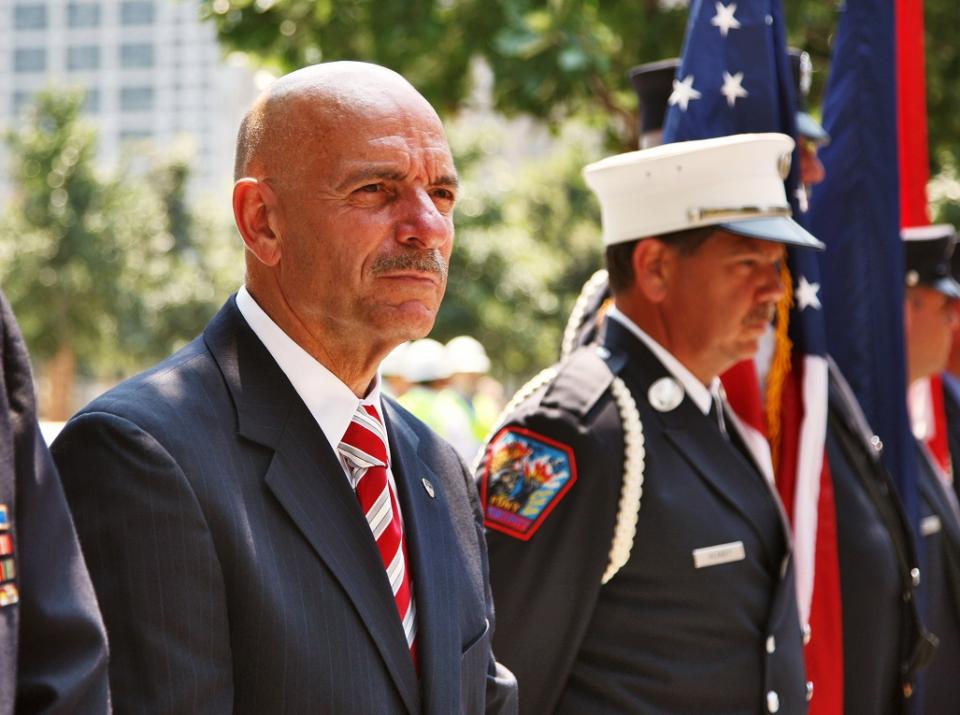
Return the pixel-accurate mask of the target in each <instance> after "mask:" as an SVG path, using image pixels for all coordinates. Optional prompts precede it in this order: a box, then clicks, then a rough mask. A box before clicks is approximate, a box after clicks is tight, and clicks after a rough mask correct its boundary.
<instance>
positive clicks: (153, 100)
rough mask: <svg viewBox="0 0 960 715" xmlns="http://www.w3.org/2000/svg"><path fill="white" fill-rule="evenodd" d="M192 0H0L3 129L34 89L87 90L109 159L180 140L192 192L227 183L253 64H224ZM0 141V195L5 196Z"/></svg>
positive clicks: (89, 110) (250, 93) (89, 111)
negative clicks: (187, 161) (189, 164)
mask: <svg viewBox="0 0 960 715" xmlns="http://www.w3.org/2000/svg"><path fill="white" fill-rule="evenodd" d="M198 8H199V3H198V2H197V0H0V132H2V131H3V130H5V129H8V128H10V127H11V126H12V125H14V124H15V123H16V122H17V121H22V114H21V109H22V108H23V107H24V105H25V104H27V103H28V102H29V101H30V99H31V97H32V96H33V95H34V94H35V93H36V92H37V91H39V90H41V89H44V88H49V87H72V88H79V89H82V90H85V91H86V105H85V114H86V115H87V116H88V117H89V118H90V119H91V120H93V122H94V123H95V126H96V127H97V128H98V130H99V156H100V159H101V161H102V164H103V165H104V166H106V167H110V166H113V165H115V164H116V162H117V161H119V160H120V159H121V157H123V156H124V153H125V152H126V153H127V154H128V155H132V157H131V159H132V160H133V161H136V160H137V155H142V154H143V153H145V152H147V151H148V149H149V147H150V146H152V147H153V148H154V149H155V150H159V151H160V152H169V151H170V149H171V148H172V147H174V146H178V147H180V146H185V147H186V151H188V152H189V154H190V155H192V157H193V161H192V165H193V173H192V177H193V178H192V181H193V184H192V187H191V188H192V189H194V193H195V194H196V193H200V194H217V193H220V192H225V191H227V189H228V187H229V185H230V179H231V178H232V173H233V151H234V139H235V137H236V130H237V127H238V126H239V123H240V120H241V118H242V116H243V112H244V110H245V108H246V107H247V106H249V104H250V102H251V101H252V99H253V97H254V96H255V95H256V93H257V88H256V82H255V75H254V72H253V71H252V70H251V69H249V68H248V67H247V66H246V65H245V64H244V63H242V62H228V61H226V60H225V59H224V57H223V53H222V51H221V49H220V47H219V46H218V44H217V40H216V33H215V28H214V25H213V24H212V23H209V22H201V21H200V19H199V9H198ZM10 188H11V187H10V183H9V178H8V172H7V171H6V151H5V149H4V148H0V199H3V198H5V197H6V196H8V195H9V191H10Z"/></svg>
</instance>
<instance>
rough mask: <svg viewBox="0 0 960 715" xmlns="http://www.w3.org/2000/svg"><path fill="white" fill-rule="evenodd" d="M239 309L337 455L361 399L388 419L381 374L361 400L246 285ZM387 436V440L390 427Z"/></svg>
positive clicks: (389, 473) (240, 292) (390, 475)
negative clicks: (264, 306)
mask: <svg viewBox="0 0 960 715" xmlns="http://www.w3.org/2000/svg"><path fill="white" fill-rule="evenodd" d="M237 308H238V309H239V310H240V314H241V315H242V316H243V318H244V320H246V321H247V324H248V325H249V326H250V329H251V330H253V332H254V333H255V334H256V336H257V337H258V338H259V339H260V342H262V343H263V346H264V347H265V348H266V349H267V352H269V353H270V355H271V357H273V359H274V360H275V361H276V363H277V365H278V366H279V367H280V370H282V371H283V374H284V375H286V376H287V379H288V380H289V381H290V384H291V385H293V389H294V390H295V391H296V393H297V395H299V396H300V399H301V400H303V404H305V405H306V406H307V409H308V410H309V411H310V414H311V415H313V419H314V420H316V422H317V425H318V426H319V427H320V430H321V431H322V432H323V436H324V437H326V438H327V442H329V443H330V448H331V449H332V450H333V453H334V454H336V455H337V456H338V457H340V453H339V451H337V447H339V445H340V442H341V441H343V436H344V435H345V434H346V433H347V428H348V427H349V426H350V421H351V420H352V419H353V415H354V413H355V412H356V411H357V407H358V406H359V405H360V403H361V402H362V403H363V404H369V405H373V406H374V407H376V408H377V412H379V413H380V417H381V419H385V418H384V417H383V405H382V403H381V401H380V375H379V374H378V375H377V376H376V378H375V379H374V381H373V386H372V387H371V388H370V391H369V392H368V393H367V395H366V396H365V397H364V398H363V400H361V399H360V398H358V397H357V396H356V395H354V394H353V391H352V390H351V389H350V388H349V387H347V386H346V384H344V383H343V381H342V380H340V378H338V377H337V376H336V375H334V374H333V373H332V372H330V371H329V370H328V369H327V368H326V367H324V366H323V365H322V364H320V363H319V362H317V360H315V359H314V358H313V356H312V355H310V353H308V352H307V351H306V350H304V349H303V348H302V347H300V346H299V345H298V344H297V343H296V342H294V340H293V338H291V337H290V336H289V335H287V334H286V333H285V332H283V330H282V329H281V328H280V326H279V325H277V324H276V323H275V322H273V319H272V318H271V317H270V316H269V315H267V314H266V313H265V312H264V311H263V308H261V307H260V306H259V305H257V301H255V300H254V299H253V296H251V295H250V293H249V292H248V291H247V289H246V287H241V288H240V290H238V291H237ZM384 435H385V439H386V430H384ZM385 446H386V448H387V477H388V478H389V480H390V483H391V485H392V486H393V490H394V493H396V489H397V485H396V482H395V481H394V478H393V471H392V470H391V468H390V444H389V443H387V444H385ZM340 465H341V466H342V467H343V473H344V474H345V475H346V476H347V479H349V480H350V481H351V486H354V485H353V480H352V475H351V470H350V469H349V467H348V466H347V464H346V463H345V462H344V460H343V458H342V457H340ZM398 507H399V504H398ZM401 518H402V516H401Z"/></svg>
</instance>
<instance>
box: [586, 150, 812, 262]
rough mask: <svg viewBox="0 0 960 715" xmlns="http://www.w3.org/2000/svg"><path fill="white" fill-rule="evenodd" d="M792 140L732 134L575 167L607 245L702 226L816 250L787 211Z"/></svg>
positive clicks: (630, 153) (612, 157)
mask: <svg viewBox="0 0 960 715" xmlns="http://www.w3.org/2000/svg"><path fill="white" fill-rule="evenodd" d="M793 146H794V142H793V139H791V138H790V137H788V136H787V135H785V134H773V133H771V134H737V135H733V136H726V137H717V138H714V139H701V140H698V141H688V142H676V143H674V144H664V145H663V146H658V147H654V148H652V149H643V150H641V151H632V152H628V153H626V154H617V155H616V156H611V157H607V158H606V159H603V160H601V161H598V162H595V163H593V164H590V165H589V166H587V167H586V168H584V170H583V175H584V178H585V179H586V181H587V184H588V185H589V186H590V188H591V189H593V191H594V193H596V195H597V198H598V199H599V200H600V209H601V212H602V216H603V243H604V245H607V246H611V245H613V244H617V243H625V242H627V241H633V240H635V239H640V238H648V237H650V236H660V235H662V234H666V233H673V232H675V231H684V230H687V229H691V228H700V227H703V226H717V227H718V228H722V229H724V230H726V231H730V232H731V233H736V234H739V235H743V236H748V237H750V238H760V239H763V240H767V241H776V242H778V243H788V244H792V245H796V246H806V247H809V248H819V249H823V247H824V246H823V244H822V243H820V241H818V240H817V239H816V238H814V237H813V236H812V235H811V234H810V233H808V232H807V231H806V230H805V229H804V228H803V227H802V226H800V224H798V223H796V222H795V221H794V220H793V219H792V218H790V205H789V204H788V203H787V193H786V189H785V188H784V185H783V180H784V178H785V177H786V175H787V172H788V170H789V168H790V156H791V152H792V151H793Z"/></svg>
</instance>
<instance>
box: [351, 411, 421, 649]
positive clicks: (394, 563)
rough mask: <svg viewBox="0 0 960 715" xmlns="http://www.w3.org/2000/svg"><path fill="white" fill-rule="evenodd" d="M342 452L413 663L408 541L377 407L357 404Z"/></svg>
mask: <svg viewBox="0 0 960 715" xmlns="http://www.w3.org/2000/svg"><path fill="white" fill-rule="evenodd" d="M338 449H339V452H340V454H341V456H342V457H343V458H344V460H345V462H346V464H347V467H348V468H349V469H350V473H351V475H352V477H353V485H354V486H353V488H354V491H355V492H356V494H357V499H358V500H359V501H360V508H361V509H363V513H364V514H365V515H366V517H367V524H369V526H370V531H372V532H373V538H374V540H375V541H376V542H377V548H378V549H380V557H381V558H382V559H383V565H384V567H385V568H386V570H387V577H388V578H389V579H390V587H391V588H392V589H393V598H394V600H395V601H396V603H397V611H398V612H399V613H400V621H401V622H402V624H403V632H404V634H405V635H406V637H407V645H408V646H409V647H410V655H411V657H412V658H413V662H414V665H415V666H417V667H419V661H418V658H417V608H416V604H415V603H414V600H413V588H412V586H411V580H410V570H409V569H408V568H407V564H408V563H409V559H408V557H407V543H406V539H405V538H404V535H403V524H402V523H401V521H400V510H399V508H398V507H397V495H396V494H395V493H394V489H393V487H392V486H391V484H390V480H389V479H387V448H386V434H385V432H384V428H383V422H382V420H381V419H380V414H379V413H378V412H377V408H376V407H374V406H373V405H364V404H361V405H358V406H357V411H356V412H355V413H354V415H353V419H352V420H351V421H350V426H349V427H348V428H347V432H346V434H344V435H343V441H342V442H340V446H339V448H338Z"/></svg>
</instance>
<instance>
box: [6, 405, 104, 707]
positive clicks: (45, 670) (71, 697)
mask: <svg viewBox="0 0 960 715" xmlns="http://www.w3.org/2000/svg"><path fill="white" fill-rule="evenodd" d="M28 435H30V436H29V437H28V436H25V438H24V439H23V440H22V442H23V443H24V446H25V447H26V446H27V445H26V443H28V442H31V441H32V442H33V447H34V449H33V455H32V458H33V460H34V464H35V465H36V469H35V470H31V469H30V468H29V466H28V465H24V466H25V467H26V468H25V469H22V470H21V469H19V468H18V470H17V471H18V478H17V518H16V525H17V533H16V539H17V542H18V546H19V548H18V551H17V555H18V559H17V566H18V573H19V583H20V591H21V601H20V634H19V642H20V653H19V657H18V677H17V708H16V712H18V713H61V712H62V713H74V712H76V713H106V712H109V711H110V705H109V689H108V686H107V641H106V633H105V631H104V628H103V623H102V621H101V620H100V612H99V610H98V608H97V601H96V598H95V596H94V593H93V587H92V585H91V584H90V577H89V575H88V574H87V569H86V566H85V565H84V562H83V557H82V556H81V553H80V548H79V545H78V543H77V535H76V533H75V532H74V529H73V522H72V521H71V519H70V513H69V511H68V510H67V503H66V499H64V496H63V490H62V489H61V487H60V482H59V479H58V477H57V472H56V470H55V468H54V466H53V463H52V461H51V459H50V453H49V452H48V451H47V448H46V445H45V444H44V443H43V438H42V436H41V435H40V431H39V428H38V427H37V425H36V423H34V425H33V427H32V428H30V429H29V430H28ZM18 461H19V460H18ZM24 461H27V458H25V459H24Z"/></svg>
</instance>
